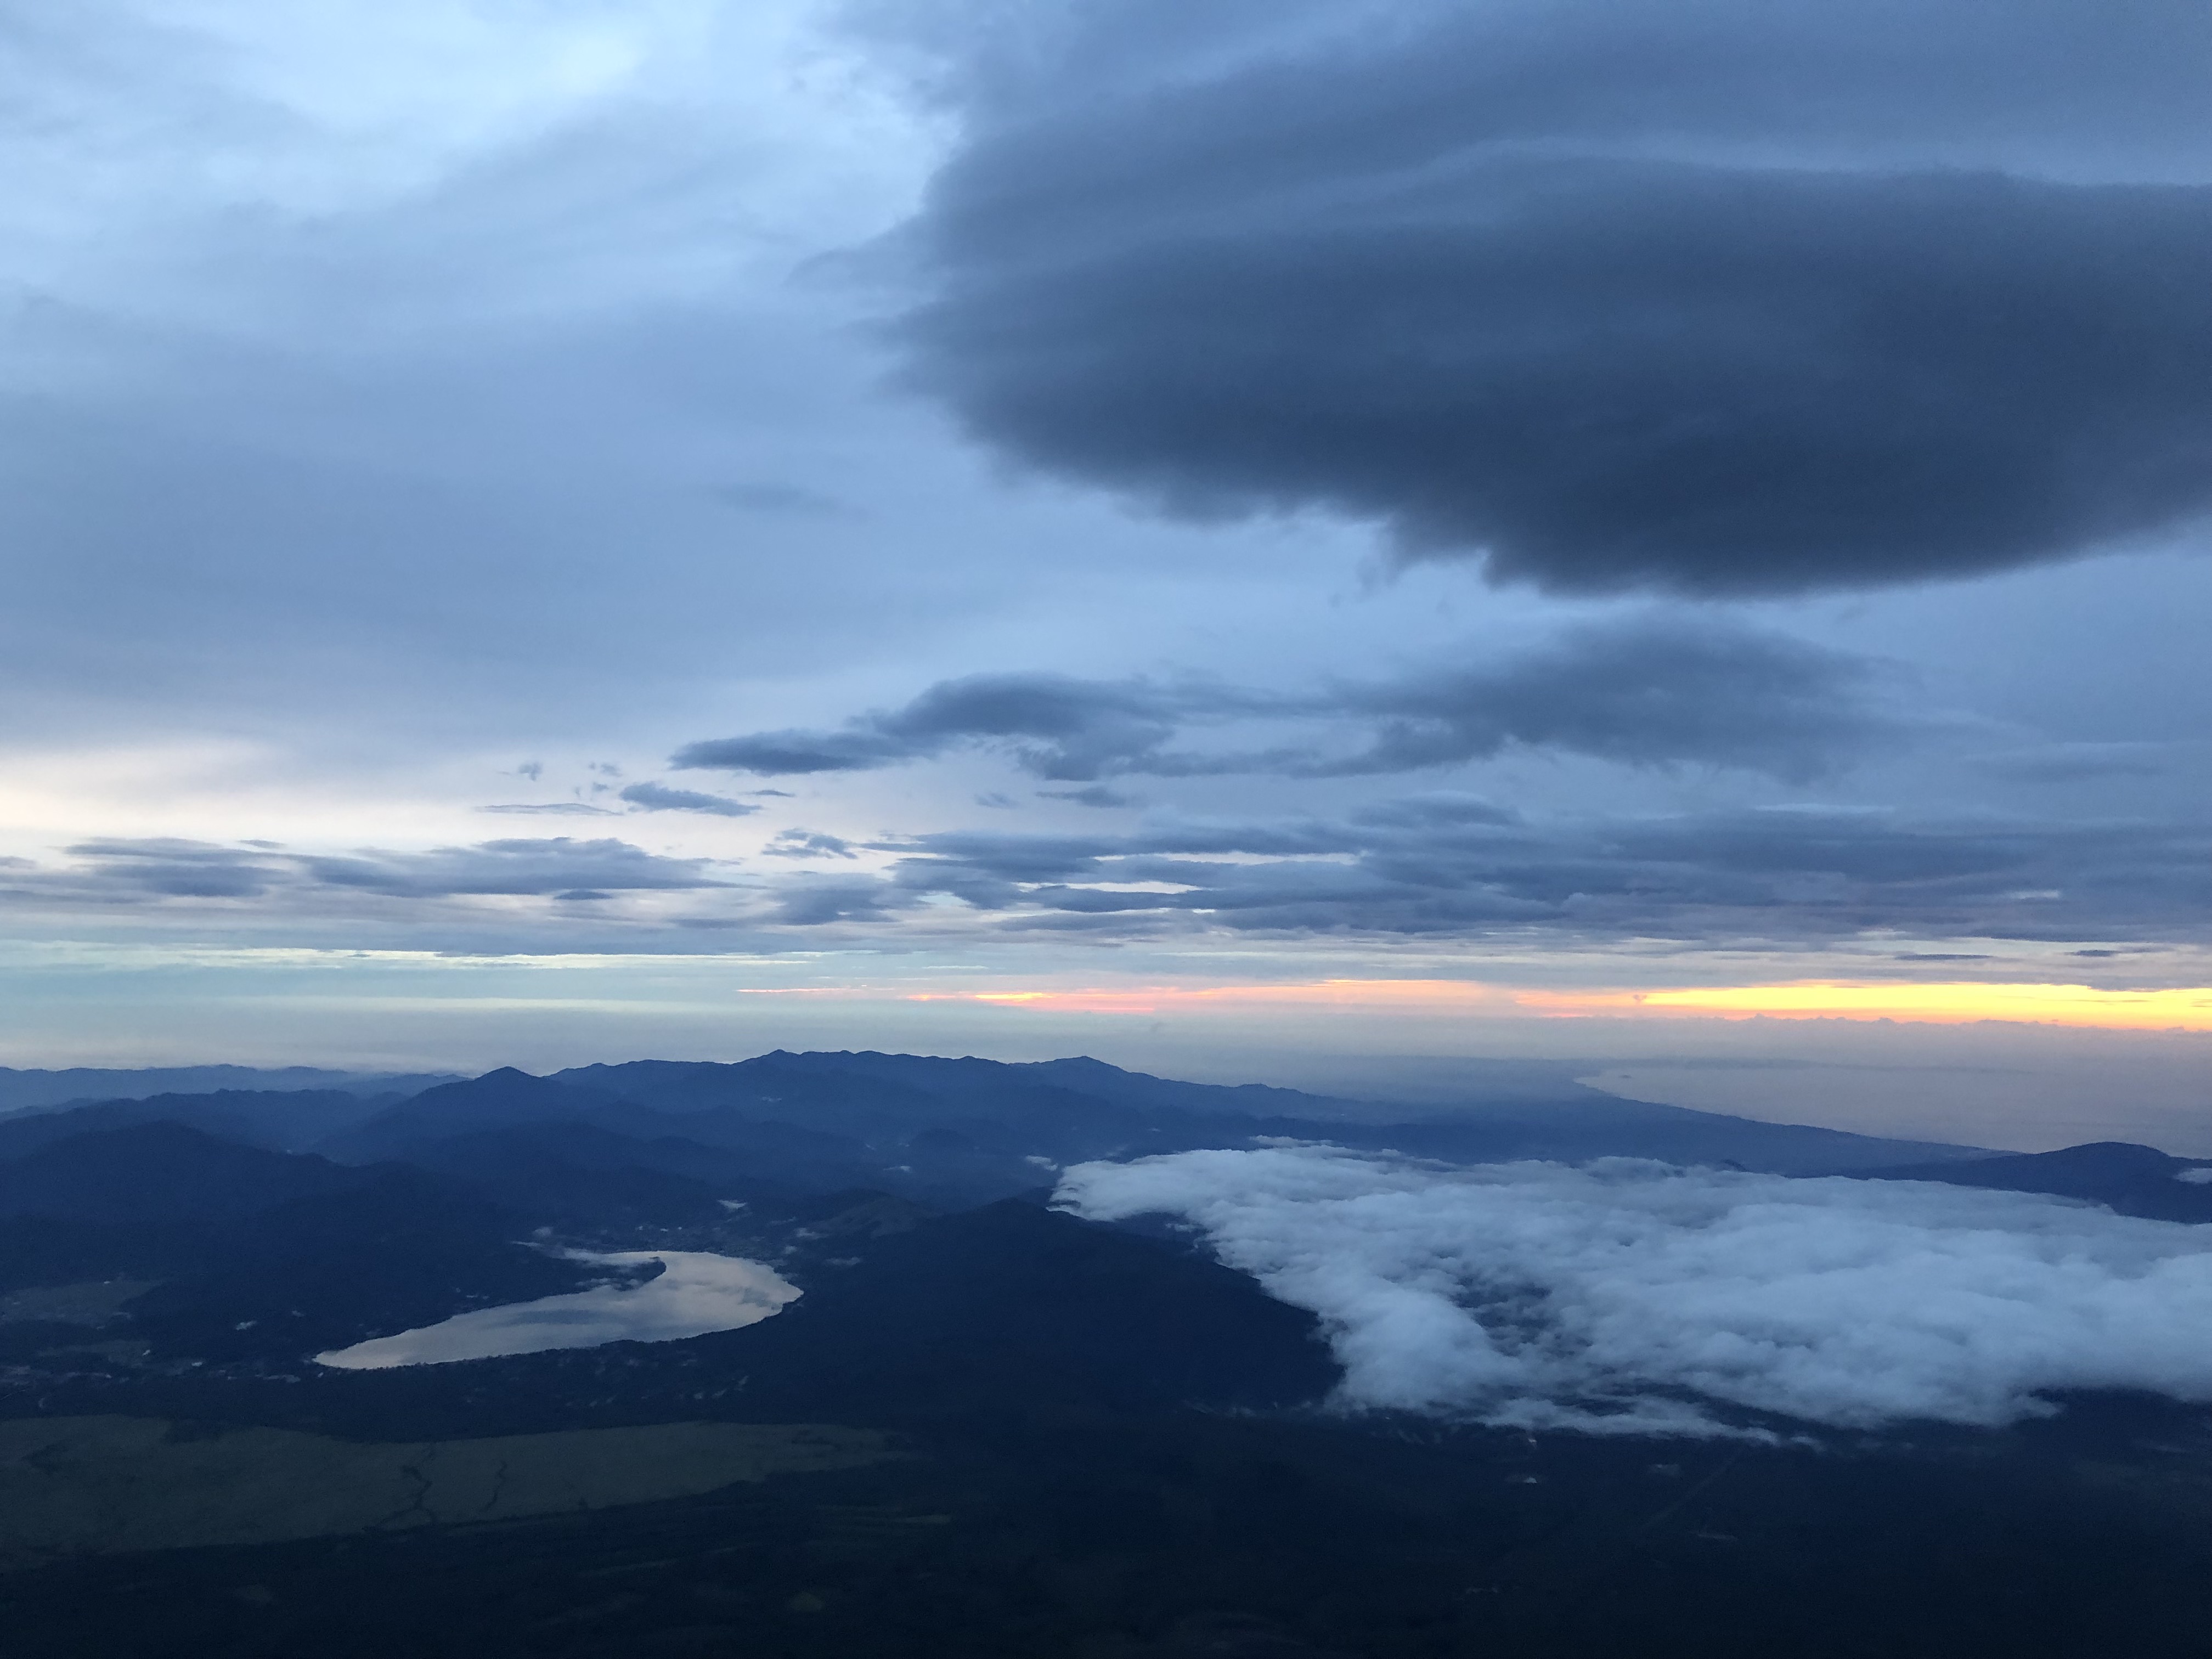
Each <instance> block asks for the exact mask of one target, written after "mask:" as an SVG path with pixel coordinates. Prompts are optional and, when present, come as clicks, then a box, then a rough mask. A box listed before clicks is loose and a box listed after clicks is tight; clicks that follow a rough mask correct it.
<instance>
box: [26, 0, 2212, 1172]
mask: <svg viewBox="0 0 2212 1659" xmlns="http://www.w3.org/2000/svg"><path fill="white" fill-rule="evenodd" d="M2208 36H2212V17H2208V15H2206V14H2205V13H2204V11H2203V9H2202V8H2201V7H2197V6H2195V5H2191V4H2184V3H2179V0H2106V3H2100V4H2098V5H2095V6H2089V5H2087V4H2082V3H2079V0H2075V3H2059V0H2008V3H2006V4H2004V5H2002V6H2000V5H1997V4H1995V3H1993V0H1936V3H1925V0H1922V3H1915V4H1913V5H1911V6H1906V5H1903V4H1897V3H1889V0H1869V3H1866V4H1862V5H1858V6H1854V7H1850V8H1837V7H1832V6H1815V5H1810V4H1802V3H1796V0H1758V3H1753V0H1694V3H1674V4H1667V5H1661V4H1657V3H1650V0H1644V3H1624V0H1604V3H1599V0H1591V3H1584V0H1548V3H1541V4H1539V3H1521V0H1490V3H1460V4H1450V5H1445V4H1434V3H1413V4H1406V3H1397V4H1393V5H1390V6H1387V7H1384V6H1376V5H1370V4H1366V3H1361V0H1333V3H1305V0H1268V3H1265V4H1261V3H1256V0H1221V3H1218V4H1215V5H1210V6H1208V7H1205V8H1196V9H1194V8H1191V7H1188V6H1184V5H1176V4H1170V3H1166V0H1118V3H1110V4H1109V3H1083V0H1039V3H1036V4H1025V5H1023V6H1020V7H1004V6H999V5H994V4H986V3H982V0H923V3H916V0H908V3H902V4H898V5H889V4H870V3H849V0H848V3H827V0H749V3H744V4H722V3H714V0H622V3H619V4H617V3H612V0H605V3H601V0H483V3H457V0H437V3H430V0H378V3H376V4H374V5H370V4H368V3H365V0H315V3H307V4H300V5H295V6H287V7H279V8H271V7H266V6H259V5H249V4H246V3H243V0H102V3H97V4H92V5H85V6H78V7H70V8H66V9H55V8H52V7H38V6H32V5H28V4H22V3H6V4H0V77H4V81H5V85H6V88H7V98H6V102H7V105H8V106H9V108H10V109H11V110H12V111H13V112H14V113H13V115H12V118H10V120H9V122H8V123H7V124H6V125H4V126H0V165H4V167H5V170H6V173H7V175H8V176H9V179H10V180H11V185H10V189H9V192H8V196H7V200H6V202H5V203H4V204H0V293H4V304H0V331H4V334H5V344H6V350H5V352H4V354H0V364H4V367H0V424H4V428H5V442H4V443H0V467H4V469H5V473H6V477H5V488H4V489H0V514H4V537H0V548H4V553H0V556H4V558H5V559H6V561H7V583H6V593H7V603H6V604H5V605H4V606H0V708H4V710H5V715H4V719H0V930H4V939H0V1063H6V1064H12V1065H17V1066H39V1065H67V1064H99V1065H117V1064H124V1065H128V1064H175V1063H191V1062H202V1061H216V1060H234V1061H243V1062H248V1063H255V1062H264V1063H311V1064H358V1065H364V1066H386V1065H389V1066H408V1067H415V1066H450V1067H453V1068H456V1069H464V1070H468V1069H483V1068H487V1067H489V1066H494V1065H497V1064H502V1063H514V1064H520V1065H523V1066H529V1067H532V1068H534V1069H544V1068H548V1067H550V1066H558V1065H564V1064H574V1063H581V1062H584V1061H588V1060H619V1059H623V1058H629V1057H634V1056H636V1055H641V1054H659V1055H667V1056H671V1057H695V1058H725V1059H726V1058H736V1057H738V1056H741V1055H743V1054H750V1053H754V1052H757V1051H760V1050H762V1049H765V1048H774V1047H778V1046H785V1047H792V1048H811V1047H832V1048H835V1047H878V1048H908V1049H913V1050H916V1051H920V1052H938V1053H947V1052H951V1053H957V1052H978V1053H984V1054H993V1055H996V1056H999V1057H1003V1058H1009V1059H1024V1058H1041V1057H1044V1056H1047V1055H1049V1054H1064V1053H1069V1052H1090V1053H1094V1054H1099V1055H1100V1056H1101V1057H1103V1058H1106V1059H1109V1060H1116V1061H1118V1062H1121V1063H1126V1064H1135V1065H1141V1066H1147V1067H1152V1068H1156V1069H1162V1070H1171V1071H1175V1072H1178V1073H1181V1074H1183V1075H1188V1076H1200V1077H1216V1078H1221V1079H1228V1080H1243V1079H1249V1078H1263V1079H1266V1080H1270V1081H1280V1082H1306V1083H1311V1084H1316V1085H1325V1086H1329V1087H1332V1088H1337V1089H1345V1090H1352V1091H1358V1090H1360V1089H1361V1088H1363V1087H1365V1088H1369V1089H1372V1090H1374V1091H1383V1090H1384V1089H1385V1088H1389V1089H1393V1090H1397V1091H1401V1092H1413V1091H1426V1092H1427V1093H1429V1094H1431V1095H1433V1096H1436V1097H1445V1096H1448V1095H1449V1093H1450V1092H1451V1091H1452V1090H1453V1089H1454V1088H1455V1087H1459V1086H1461V1085H1460V1082H1459V1081H1457V1080H1455V1079H1458V1078H1459V1077H1460V1075H1461V1074H1460V1073H1455V1072H1454V1070H1453V1063H1454V1061H1455V1060H1459V1059H1464V1058H1469V1057H1477V1058H1492V1059H1500V1058H1512V1057H1528V1058H1536V1059H1543V1060H1559V1061H1562V1062H1568V1061H1571V1062H1574V1066H1581V1067H1586V1073H1587V1074H1588V1075H1590V1076H1595V1077H1601V1078H1603V1079H1607V1080H1608V1081H1609V1083H1610V1085H1612V1086H1617V1087H1620V1088H1622V1089H1625V1090H1629V1091H1634V1092H1638V1093H1640V1094H1642V1095H1643V1096H1644V1097H1647V1098H1661V1099H1669V1100H1674V1101H1676V1102H1677V1103H1682V1104H1690V1105H1705V1106H1711V1107H1714V1108H1716V1109H1727V1110H1735V1111H1742V1112H1745V1113H1747V1114H1748V1115H1756V1116H1763V1117H1775V1118H1783V1119H1791V1120H1795V1121H1825V1122H1832V1123H1834V1124H1836V1125H1838V1127H1865V1128H1874V1129H1879V1130H1880V1131H1881V1132H1883V1133H1919V1134H1927V1135H1936V1136H1940V1137H1942V1138H1947V1139H1962V1140H1970V1141H1973V1142H1976V1143H1977V1144H1982V1145H1989V1146H2021V1147H2026V1148H2033V1147H2036V1146H2045V1145H2062V1144H2067V1143H2068V1142H2070V1141H2076V1140H2081V1139H2093V1138H2099V1137H2100V1135H2103V1134H2105V1133H2111V1134H2113V1135H2118V1136H2122V1137H2124V1138H2130V1139H2147V1140H2151V1141H2153V1142H2154V1143H2156V1144H2160V1145H2163V1146H2167V1147H2169V1149H2171V1150H2174V1151H2177V1152H2212V1099H2208V1083H2207V1079H2208V1078H2212V957H2209V956H2208V950H2207V935H2208V928H2207V919H2208V916H2212V881H2208V870H2212V830H2208V829H2207V824H2208V823H2212V764H2208V763H2212V736H2208V734H2212V672H2208V669H2207V666H2206V659H2205V654H2204V652H2203V647H2202V643H2201V641H2202V638H2203V629H2204V623H2205V618H2206V617H2208V616H2212V562H2209V561H2208V560H2207V558H2206V556H2205V554H2206V548H2207V540H2208V530H2207V522H2206V520H2207V513H2208V506H2209V505H2212V458H2208V455H2207V452H2206V446H2205V434H2206V432H2207V431H2208V430H2212V301H2209V300H2208V298H2207V295H2208V294H2212V284H2208V283H2205V282H2204V280H2203V273H2204V270H2205V269H2206V268H2207V265H2208V263H2212V117H2208V114H2207V111H2208V110H2212V100H2208V99H2207V98H2206V97H2205V96H2204V93H2205V90H2206V88H2205V87H2204V85H2203V81H2204V78H2205V76H2204V70H2203V64H2205V63H2206V62H2207V61H2208V57H2207V53H2208V51H2212V39H2208V38H2207V37H2208ZM1570 1069H1573V1068H1572V1067H1571V1068H1570Z"/></svg>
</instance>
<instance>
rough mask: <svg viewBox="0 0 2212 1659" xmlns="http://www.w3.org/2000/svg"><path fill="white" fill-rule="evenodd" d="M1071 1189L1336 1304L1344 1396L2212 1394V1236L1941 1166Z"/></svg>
mask: <svg viewBox="0 0 2212 1659" xmlns="http://www.w3.org/2000/svg"><path fill="white" fill-rule="evenodd" d="M1058 1201H1059V1202H1060V1204H1061V1205H1062V1206H1065V1207H1066V1208H1068V1209H1071V1210H1073V1211H1074V1212H1076V1213H1078V1214H1079V1215H1083V1216H1086V1217H1089V1218H1092V1219H1095V1220H1120V1219H1124V1218H1128V1217H1131V1216H1136V1215H1143V1214H1151V1213H1164V1214H1169V1215H1174V1216H1179V1217H1182V1218H1187V1219H1188V1220H1189V1221H1192V1222H1194V1223H1196V1224H1197V1225H1199V1226H1200V1227H1202V1228H1203V1229H1204V1230H1205V1231H1206V1233H1207V1235H1208V1236H1209V1237H1211V1239H1212V1243H1213V1244H1214V1247H1215V1249H1217V1250H1218V1253H1219V1255H1220V1256H1221V1258H1222V1259H1223V1260H1224V1261H1226V1262H1228V1263H1229V1264H1231V1266H1233V1267H1240V1268H1243V1269H1244V1270H1245V1271H1247V1272H1249V1273H1253V1274H1255V1276H1256V1277H1258V1279H1260V1280H1261V1283H1262V1284H1263V1285H1266V1286H1267V1289H1268V1291H1270V1292H1271V1293H1272V1294H1273V1295H1275V1296H1278V1297H1281V1298H1282V1299H1283V1300H1284V1301H1286V1302H1289V1303H1291V1304H1295V1305H1297V1306H1299V1307H1303V1308H1307V1309H1310V1310H1312V1311H1313V1312H1315V1313H1316V1314H1318V1315H1320V1316H1321V1317H1322V1321H1323V1323H1324V1326H1325V1328H1326V1329H1327V1331H1328V1336H1329V1340H1330V1343H1331V1345H1332V1346H1333V1347H1334V1350H1335V1352H1336V1356H1337V1358H1338V1359H1339V1360H1340V1362H1341V1363H1342V1364H1343V1365H1344V1367H1345V1377H1344V1382H1343V1383H1342V1385H1341V1388H1340V1401H1341V1402H1342V1403H1343V1404H1345V1405H1347V1406H1351V1407H1376V1408H1393V1409H1399V1410H1407V1411H1415V1412H1423V1413H1431V1414H1437V1415H1447V1416H1458V1417H1467V1418H1470V1419H1477V1420H1480V1421H1483V1422H1486V1423H1492V1424H1498V1425H1520V1426H1527V1427H1532V1428H1534V1427H1550V1428H1569V1429H1577V1430H1583V1431H1595V1432H1625V1433H1674V1434H1719V1433H1727V1432H1731V1431H1734V1429H1733V1428H1732V1425H1731V1424H1730V1423H1729V1422H1726V1421H1723V1416H1722V1415H1717V1414H1716V1413H1717V1412H1721V1413H1725V1408H1726V1407H1738V1408H1742V1409H1744V1410H1748V1411H1751V1412H1755V1413H1776V1414H1778V1415H1782V1416H1786V1417H1792V1418H1797V1419H1806V1420H1808V1421H1811V1422H1814V1423H1820V1424H1826V1425H1832V1426H1837V1427H1847V1428H1853V1427H1855V1428H1871V1427H1877V1426H1880V1425H1885V1424H1890V1423H1895V1422H1900V1421H1905V1420H1911V1419H1935V1420H1937V1421H1941V1422H1948V1423H1957V1424H1964V1425H1983V1426H1990V1427H1996V1426H1999V1425H2004V1424H2007V1423H2011V1422H2015V1421H2017V1420H2019V1419H2022V1418H2026V1417H2032V1416H2038V1415H2043V1414H2046V1413H2049V1412H2050V1411H2051V1410H2052V1409H2053V1407H2051V1404H2050V1403H2049V1401H2047V1400H2046V1399H2045V1398H2044V1397H2043V1396H2045V1395H2046V1394H2048V1393H2051V1392H2053V1391H2058V1390H2065V1389H2145V1390H2148V1391H2150V1392H2154V1393H2157V1394H2161V1395H2168V1396H2170V1397H2172V1398H2175V1399H2179V1400H2190V1401H2205V1400H2212V1228H2205V1227H2190V1226H2185V1225H2179V1224H2177V1223H2171V1222H2159V1221H2143V1220H2137V1219H2135V1218H2130V1217H2124V1216H2115V1215H2112V1214H2111V1213H2109V1212H2105V1211H2103V1210H2100V1209H2096V1208H2093V1207H2090V1206H2084V1205H2079V1204H2073V1203H2069V1202H2067V1201H2065V1200H2057V1199H2050V1198H2043V1197H2039V1196H2036V1195H2033V1194H2021V1193H1998V1192H1978V1191H1973V1190H1970V1189H1965V1188H1951V1187H1942V1186H1936V1185H1932V1184H1929V1183H1924V1182H1894V1181H1851V1180H1844V1179H1834V1180H1792V1179H1790V1178H1788V1177H1784V1176H1763V1175H1746V1174H1741V1173H1735V1172H1732V1171H1724V1170H1675V1169H1672V1168H1669V1167H1668V1166H1665V1165H1661V1164H1649V1163H1644V1162H1642V1161H1639V1160H1632V1159H1609V1160H1606V1161H1604V1162H1601V1163H1599V1164H1593V1165H1591V1166H1589V1167H1588V1168H1586V1169H1571V1168H1568V1167H1566V1166H1565V1165H1561V1164H1491V1165H1484V1166H1480V1167H1477V1168H1473V1169H1452V1168H1447V1167H1444V1166H1441V1165H1436V1164H1421V1163H1415V1162H1412V1161H1408V1160H1403V1159H1397V1158H1389V1157H1381V1158H1378V1157H1373V1156H1368V1155H1363V1154H1357V1153H1352V1152H1345V1151H1343V1150H1341V1149H1339V1148H1335V1147H1330V1146H1274V1147H1267V1148H1263V1149H1261V1150H1258V1151H1250V1152H1235V1151H1216V1152H1185V1153H1179V1154H1176V1155H1174V1156H1170V1157H1164V1158H1144V1159H1139V1160H1138V1161H1136V1162H1134V1163H1130V1164H1080V1165H1078V1166H1077V1167H1075V1168H1073V1169H1071V1170H1068V1171H1067V1172H1066V1175H1065V1176H1064V1177H1063V1179H1062V1182H1061V1184H1060V1191H1059V1198H1058Z"/></svg>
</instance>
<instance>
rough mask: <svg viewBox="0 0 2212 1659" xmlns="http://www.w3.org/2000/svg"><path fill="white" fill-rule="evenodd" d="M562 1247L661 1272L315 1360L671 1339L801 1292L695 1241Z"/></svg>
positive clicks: (350, 1362) (429, 1356)
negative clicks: (690, 1244)
mask: <svg viewBox="0 0 2212 1659" xmlns="http://www.w3.org/2000/svg"><path fill="white" fill-rule="evenodd" d="M563 1254H565V1255H568V1257H569V1259H570V1260H572V1261H592V1262H598V1263H600V1264H602V1265H604V1266H606V1267H644V1266H645V1265H647V1263H649V1262H654V1261H658V1262H659V1263H661V1264H662V1266H663V1267H664V1269H665V1271H664V1272H662V1273H661V1274H660V1275H659V1277H658V1278H656V1279H648V1280H647V1282H646V1283H644V1284H642V1285H595V1286H593V1287H592V1289H590V1290H587V1291H570V1292H568V1294H567V1295H564V1296H546V1297H539V1298H538V1300H537V1301H535V1302H515V1303H510V1304H507V1306H505V1307H501V1308H478V1309H477V1310H474V1311H473V1312H471V1313H465V1314H455V1315H454V1316H453V1317H452V1318H451V1319H445V1320H441V1321H440V1322H438V1323H436V1324H435V1325H425V1326H422V1328H419V1329H417V1330H411V1331H401V1332H399V1333H398V1334H396V1335H392V1336H377V1337H371V1338H370V1339H369V1340H368V1341H366V1342H356V1343H355V1344H354V1345H353V1346H351V1347H349V1348H335V1349H332V1350H331V1352H328V1353H319V1354H317V1355H316V1356H315V1360H316V1363H317V1364H323V1365H334V1366H337V1367H338V1368H339V1369H341V1370H355V1371H373V1370H385V1369H386V1368H388V1367H390V1366H393V1365H438V1364H446V1363H447V1362H448V1361H451V1360H455V1359H489V1358H494V1357H495V1356H497V1355H500V1354H510V1353H538V1352H543V1351H544V1350H545V1349H548V1348H596V1347H598V1346H599V1345H600V1344H601V1343H605V1342H674V1341H678V1340H681V1339H682V1338H684V1337H687V1336H703V1335H704V1334H706V1333H708V1331H729V1330H735V1329H736V1328H738V1327H739V1326H741V1325H755V1324H758V1323H759V1322H761V1321H762V1320H763V1319H766V1318H767V1317H768V1316H769V1315H770V1314H773V1313H776V1312H779V1311H781V1309H782V1307H783V1305H784V1304H786V1303H787V1302H790V1301H793V1300H794V1299H796V1298H797V1297H798V1295H799V1287H798V1286H797V1285H793V1284H792V1283H790V1282H789V1281H788V1280H787V1279H783V1278H782V1277H781V1276H780V1275H779V1274H778V1273H776V1272H775V1269H774V1268H772V1267H767V1266H765V1265H764V1264H763V1263H761V1262H758V1261H744V1260H742V1259H740V1258H738V1257H737V1256H731V1255H708V1254H707V1253H706V1252H704V1251H699V1250H618V1251H616V1252H614V1253H612V1254H611V1255H599V1254H597V1253H594V1252H591V1251H586V1250H570V1251H566V1252H563Z"/></svg>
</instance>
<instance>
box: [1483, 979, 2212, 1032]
mask: <svg viewBox="0 0 2212 1659" xmlns="http://www.w3.org/2000/svg"><path fill="white" fill-rule="evenodd" d="M1518 1000H1519V1001H1520V1003H1521V1005H1522V1006H1523V1007H1526V1008H1528V1009H1529V1010H1530V1011H1531V1012H1539V1013H1547V1014H1557V1015H1565V1016H1568V1017H1574V1016H1577V1015H1583V1016H1587V1015H1592V1014H1624V1013H1625V1014H1636V1013H1651V1014H1659V1015H1674V1016H1676V1017H1678V1018H1679V1017H1684V1016H1686V1017H1689V1018H1697V1017H1699V1016H1705V1017H1708V1018H1721V1019H1750V1018H1757V1017H1759V1016H1765V1018H1770V1019H1862V1020H1864V1019H1891V1020H1904V1021H1910V1022H1914V1023H1917V1024H1929V1025H1964V1024H1972V1023H1974V1022H1977V1021H1980V1020H1988V1019H1995V1020H2014V1021H2022V1022H2032V1023H2034V1024H2045V1025H2088V1026H2095V1027H2098V1028H2100V1029H2102V1030H2175V1029H2177V1028H2178V1029H2179V1030H2190V1031H2212V987H2205V986H2196V987H2178V988H2174V989H2164V990H2149V991H2103V990H2099V989H2097V988H2096V987H2093V986H2088V985H2036V984H2006V983H2002V982H1996V983H1986V982H1983V981H1973V980H1964V981H1948V982H1946V983H1942V984H1932V985H1930V984H1914V983H1909V982H1892V983H1884V982H1881V981H1871V982H1870V981H1834V980H1807V981H1799V982H1797V983H1795V984H1790V985H1735V986H1706V987H1696V988H1692V989H1688V990H1674V991H1597V992H1580V993H1578V992H1528V993H1523V994H1522V995H1521V997H1520V998H1519V999H1518Z"/></svg>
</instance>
